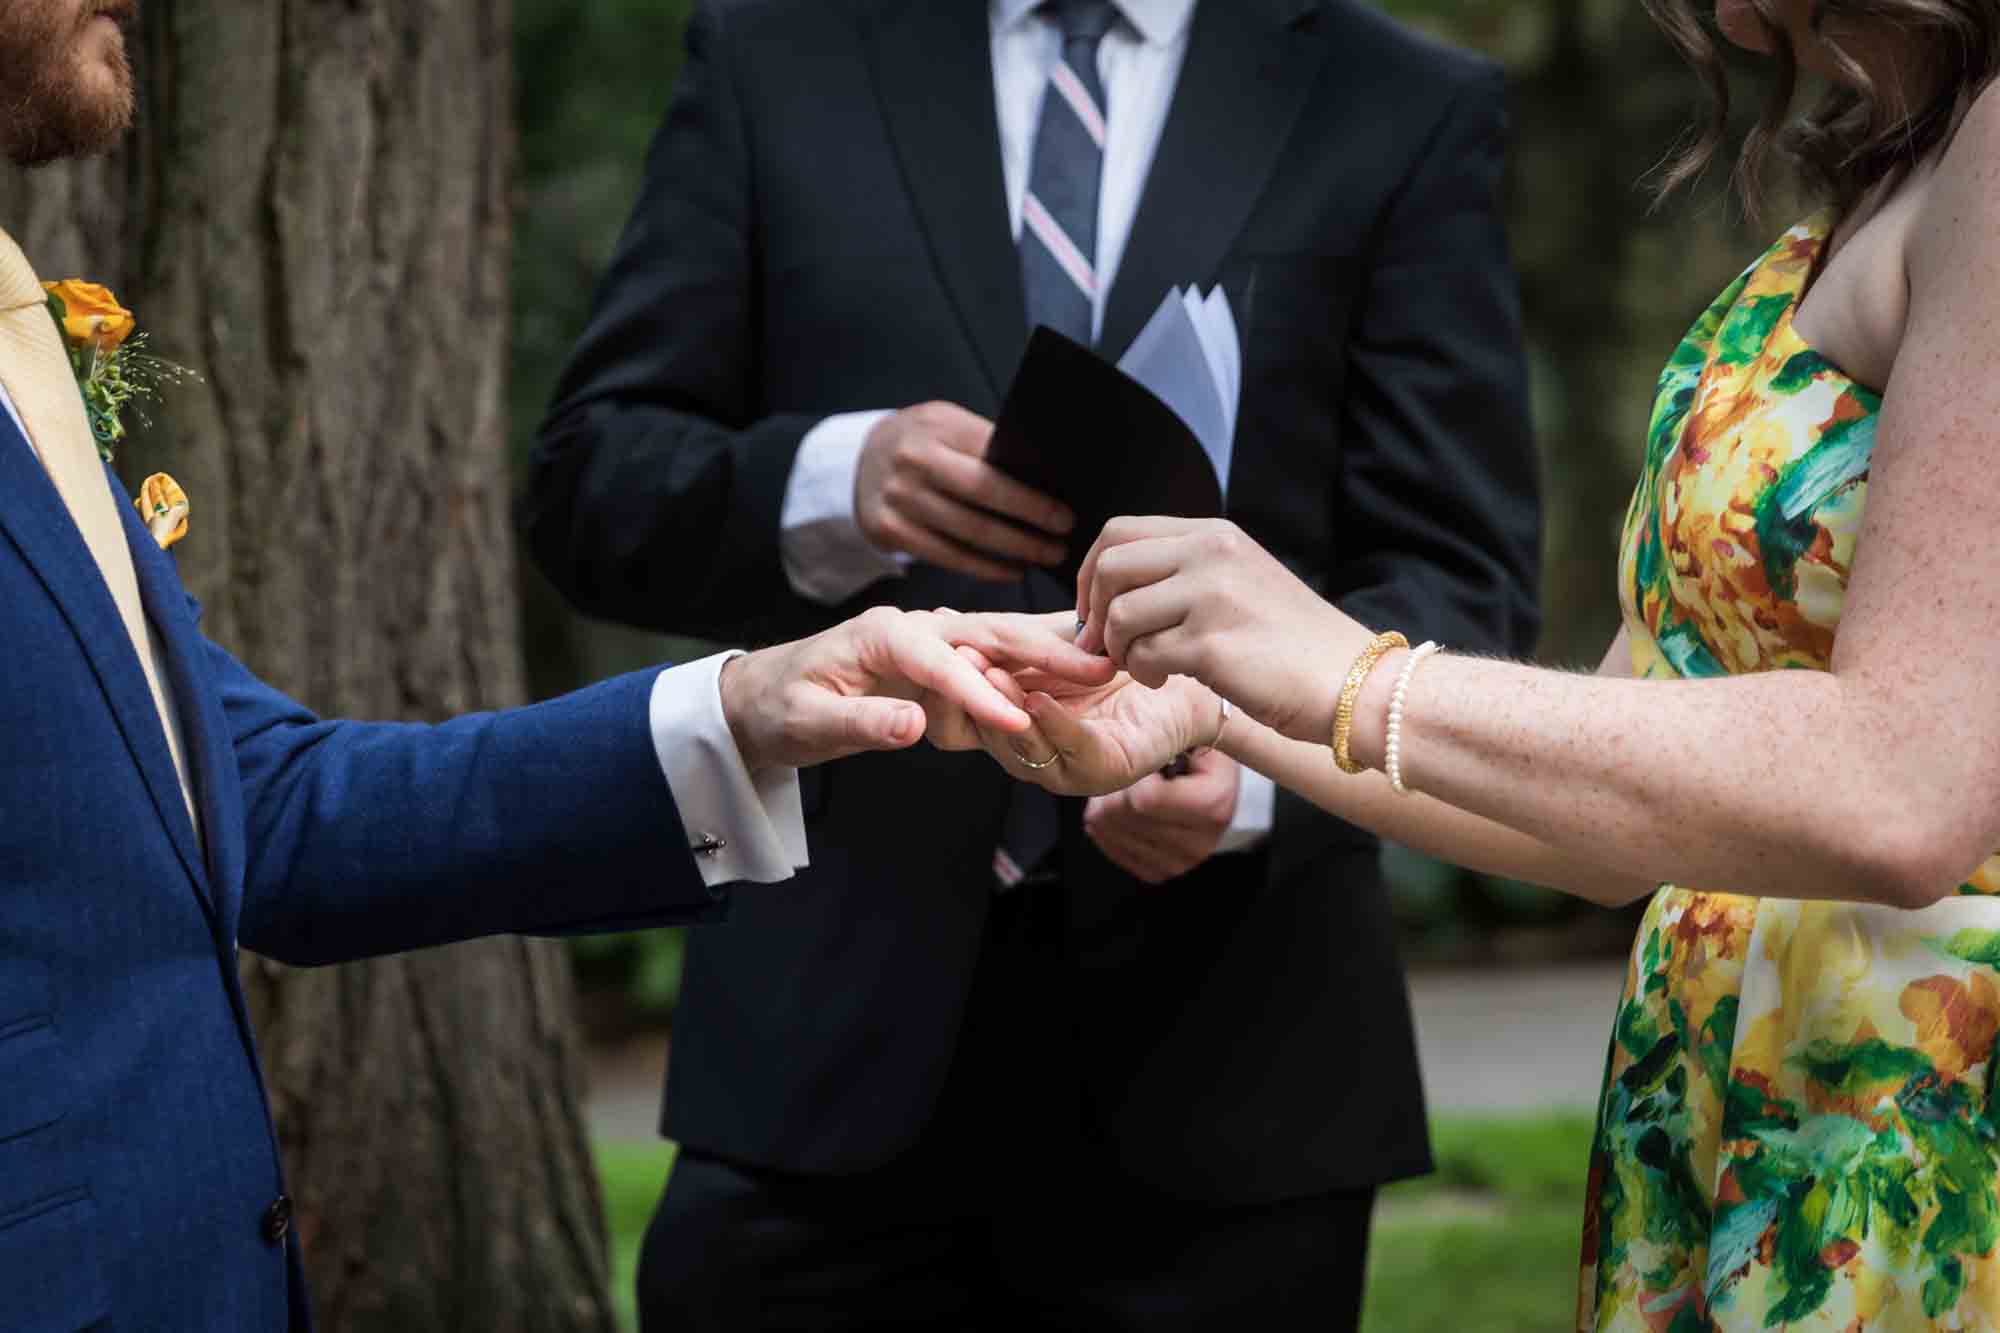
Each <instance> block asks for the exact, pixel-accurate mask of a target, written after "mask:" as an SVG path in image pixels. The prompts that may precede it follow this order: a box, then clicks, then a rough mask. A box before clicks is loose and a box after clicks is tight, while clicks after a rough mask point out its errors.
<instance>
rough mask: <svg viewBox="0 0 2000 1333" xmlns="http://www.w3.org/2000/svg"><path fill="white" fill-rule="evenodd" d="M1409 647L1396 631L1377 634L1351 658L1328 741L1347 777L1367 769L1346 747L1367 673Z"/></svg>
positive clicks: (1351, 733)
mask: <svg viewBox="0 0 2000 1333" xmlns="http://www.w3.org/2000/svg"><path fill="white" fill-rule="evenodd" d="M1409 646H1410V641H1409V640H1408V639H1406V638H1404V637H1403V636H1402V635H1401V634H1398V633H1397V632H1396V631H1395V630H1390V631H1389V632H1388V633H1387V634H1378V635H1376V636H1375V639H1374V642H1372V643H1370V644H1369V645H1368V646H1367V647H1366V648H1364V649H1362V650H1361V656H1359V657H1357V658H1355V659H1354V665H1353V667H1352V668H1350V669H1349V671H1348V673H1347V681H1346V683H1345V684H1343V685H1342V686H1341V687H1340V701H1339V702H1338V703H1336V704H1335V705H1334V708H1333V740H1332V741H1331V742H1330V744H1331V745H1332V747H1333V762H1334V763H1335V764H1336V765H1338V766H1339V768H1340V771H1341V772H1343V773H1346V774H1348V775H1349V776H1350V777H1352V776H1356V775H1358V774H1361V773H1365V772H1367V770H1366V769H1364V768H1363V767H1362V766H1361V765H1359V764H1357V763H1355V762H1354V756H1353V754H1352V753H1350V752H1349V749H1348V747H1349V745H1350V744H1351V743H1352V742H1353V740H1354V705H1355V703H1356V701H1358V700H1359V699H1360V698H1361V687H1362V686H1363V685H1365V684H1367V683H1368V676H1369V673H1371V672H1372V671H1374V670H1375V665H1376V663H1378V662H1380V661H1381V660H1382V659H1383V658H1384V657H1386V656H1388V655H1389V654H1390V653H1392V652H1394V651H1395V650H1396V649H1398V648H1407V647H1409Z"/></svg>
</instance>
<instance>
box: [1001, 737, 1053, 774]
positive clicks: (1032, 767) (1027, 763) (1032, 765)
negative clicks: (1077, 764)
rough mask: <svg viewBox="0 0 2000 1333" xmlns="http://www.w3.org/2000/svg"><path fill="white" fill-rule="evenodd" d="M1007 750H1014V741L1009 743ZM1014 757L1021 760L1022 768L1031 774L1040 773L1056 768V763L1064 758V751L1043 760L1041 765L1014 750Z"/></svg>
mask: <svg viewBox="0 0 2000 1333" xmlns="http://www.w3.org/2000/svg"><path fill="white" fill-rule="evenodd" d="M1007 748H1008V749H1010V750H1014V743H1013V742H1012V741H1009V742H1007ZM1014 757H1015V758H1016V759H1018V760H1020V761H1021V767H1023V768H1025V769H1027V770H1028V771H1029V772H1030V773H1039V772H1041V771H1042V770H1043V769H1045V768H1054V767H1055V765H1056V761H1057V760H1058V759H1061V758H1062V751H1061V750H1057V751H1056V752H1055V753H1054V754H1052V755H1050V756H1049V757H1048V758H1047V759H1044V760H1042V762H1041V763H1039V764H1038V763H1036V762H1035V761H1034V760H1032V759H1030V758H1028V756H1026V755H1024V754H1022V753H1021V752H1020V751H1019V750H1014Z"/></svg>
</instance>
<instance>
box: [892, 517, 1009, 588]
mask: <svg viewBox="0 0 2000 1333" xmlns="http://www.w3.org/2000/svg"><path fill="white" fill-rule="evenodd" d="M881 528H882V537H883V540H884V541H886V542H887V543H888V544H889V546H891V547H892V548H894V549H895V550H898V551H902V552H903V553H904V554H906V555H910V556H914V557H915V558H916V559H918V560H921V561H923V562H924V563H925V564H927V565H936V566H937V567H938V568H939V569H948V570H951V571H952V572H953V573H955V574H967V575H970V576H971V577H973V578H975V579H981V580H983V581H985V582H987V583H1019V582H1020V581H1021V579H1022V577H1023V574H1022V571H1021V570H1020V569H1019V568H1017V567H1016V566H1013V565H1009V564H1004V563H1002V562H1001V561H998V560H993V559H990V558H989V557H987V556H983V555H981V554H979V553H978V552H977V551H974V550H971V549H969V548H967V547H964V546H960V545H959V544H958V543H957V542H955V541H953V540H951V538H949V537H944V536H940V535H939V534H937V533H935V532H932V531H931V530H930V529H929V528H926V527H924V526H923V525H922V524H920V523H916V522H913V521H912V520H910V519H908V518H906V517H904V516H903V515H902V514H901V513H900V512H898V511H895V510H891V511H889V512H888V513H885V514H884V515H883V516H882V519H881Z"/></svg>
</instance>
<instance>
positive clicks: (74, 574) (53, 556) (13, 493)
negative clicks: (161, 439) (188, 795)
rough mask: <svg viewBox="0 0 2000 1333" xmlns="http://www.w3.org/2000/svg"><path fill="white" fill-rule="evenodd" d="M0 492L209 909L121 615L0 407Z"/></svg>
mask: <svg viewBox="0 0 2000 1333" xmlns="http://www.w3.org/2000/svg"><path fill="white" fill-rule="evenodd" d="M0 496H5V497H6V500H5V503H0V530H4V531H5V532H6V533H7V535H8V537H9V538H11V539H12V541H13V543H14V545H15V546H16V547H17V548H18V549H19V550H20V552H21V555H22V558H23V559H25V560H26V561H27V562H28V564H29V565H31V566H32V567H33V568H34V570H35V572H36V574H37V575H39V576H40V578H41V581H42V586H43V587H45V588H47V589H48V592H49V596H50V597H52V598H54V599H55V602H56V605H57V606H59V607H60V608H62V613H63V617H64V618H65V619H66V620H68V621H69V624H70V628H71V630H73V631H74V632H75V634H76V637H77V641H78V642H79V643H81V644H82V645H83V651H84V655H85V656H86V657H87V658H89V660H90V665H91V668H92V670H93V671H94V672H95V673H96V676H97V682H98V685H99V686H100V687H101V688H102V689H103V690H104V697H105V699H106V700H107V701H108V702H109V703H110V705H111V713H112V716H113V717H114V718H115V719H116V720H117V723H118V728H119V730H120V731H121V732H122V733H123V734H124V737H125V744H126V746H127V748H128V749H130V751H131V753H132V759H133V762H134V763H136V764H138V766H139V772H140V774H141V775H142V776H143V777H144V778H145V782H146V788H147V791H148V792H149V793H150V794H151V795H152V798H153V807H154V809H155V811H156V812H157V813H158V814H159V817H160V819H161V820H162V821H164V822H165V824H166V826H167V833H168V836H169V838H170V839H171V840H172V842H173V845H174V850H175V851H176V852H177V853H179V855H180V858H181V863H182V865H184V866H185V867H186V868H187V872H188V876H189V878H190V879H192V880H193V881H194V884H195V887H196V889H197V890H198V891H199V892H200V894H201V896H202V901H203V902H204V904H205V905H207V906H208V907H209V908H211V909H213V907H214V902H213V901H212V899H211V898H210V896H209V890H208V883H207V878H206V876H205V875H204V873H203V868H202V858H201V853H200V850H199V848H198V846H197V841H196V838H195V832H194V825H193V824H192V823H190V822H189V820H188V815H187V805H186V803H185V802H184V801H183V800H182V799H181V783H180V775H179V774H177V773H176V772H175V771H174V760H173V755H172V754H171V753H169V752H168V750H167V738H166V734H165V733H164V732H162V731H161V730H160V715H159V711H158V710H157V709H156V708H154V706H153V692H152V690H151V689H149V688H148V687H147V685H146V676H145V672H144V671H142V670H141V669H140V667H139V659H138V658H137V657H135V656H134V655H133V652H132V639H131V636H130V635H128V634H127V633H126V632H125V622H124V620H123V619H121V618H120V616H119V614H118V607H117V605H116V604H115V603H114V602H113V601H112V600H111V591H110V589H108V588H106V587H105V586H104V579H103V577H102V576H101V575H99V574H98V572H97V562H96V560H94V559H93V558H92V557H91V554H90V548H89V547H87V546H85V545H84V542H83V535H82V534H81V533H79V532H78V531H77V528H76V522H75V520H73V519H71V518H70V516H69V510H68V509H67V508H66V507H65V506H64V505H63V501H62V497H61V496H60V495H58V494H57V493H56V488H55V486H54V484H53V483H52V482H50V481H49V478H48V474H47V473H46V472H44V471H43V470H42V466H41V463H40V462H39V461H37V459H36V458H35V455H34V451H33V450H32V448H30V446H29V444H28V442H27V440H26V439H24V438H23V437H22V435H21V432H20V429H19V428H18V427H16V426H15V425H14V422H13V419H12V418H11V417H10V416H9V415H8V414H7V413H6V412H5V411H4V410H0Z"/></svg>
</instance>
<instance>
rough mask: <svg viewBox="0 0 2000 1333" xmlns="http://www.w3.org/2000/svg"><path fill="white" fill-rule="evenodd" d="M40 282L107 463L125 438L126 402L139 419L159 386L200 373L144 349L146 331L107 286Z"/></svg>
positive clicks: (73, 281)
mask: <svg viewBox="0 0 2000 1333" xmlns="http://www.w3.org/2000/svg"><path fill="white" fill-rule="evenodd" d="M42 287H43V289H44V290H45V291H47V292H48V294H49V314H50V315H51V316H52V317H53V318H54V319H55V322H56V327H57V328H59V329H61V330H62V335H63V344H64V346H65V347H66V348H67V349H68V351H69V363H70V368H71V369H73V370H74V371H75V372H76V383H77V387H78V388H79V389H81V390H82V391H83V408H84V414H85V415H86V416H88V417H89V418H90V433H91V434H92V435H93V436H95V437H96V439H97V452H98V453H100V454H102V455H104V461H105V462H107V463H108V462H110V461H111V455H112V452H113V450H115V449H116V448H117V446H118V444H119V442H120V441H121V440H123V439H124V438H125V433H126V431H125V409H126V408H127V407H130V408H132V409H133V411H134V413H135V414H136V415H137V416H138V418H139V420H140V421H141V422H142V423H143V422H145V421H146V420H147V417H146V408H145V404H147V403H149V402H158V401H159V400H160V396H161V391H162V390H163V389H166V388H169V387H171V386H173V385H176V384H181V383H184V382H186V381H188V380H194V379H199V378H200V376H198V375H196V374H195V373H194V372H193V371H191V370H189V369H188V368H187V367H185V366H180V365H176V364H174V363H173V362H172V361H168V360H167V359H165V358H164V357H158V356H154V355H153V354H152V352H150V351H148V350H147V346H146V343H147V338H146V335H145V334H143V333H140V332H138V324H137V321H135V320H134V319H133V318H132V312H131V311H129V310H127V309H126V308H125V307H124V306H122V305H120V304H118V298H117V297H115V296H113V295H112V294H111V292H110V291H109V290H108V289H107V288H104V287H100V286H99V285H98V284H96V283H94V282H84V281H82V280H81V279H77V278H71V279H69V280H68V281H65V282H45V283H43V284H42Z"/></svg>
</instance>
